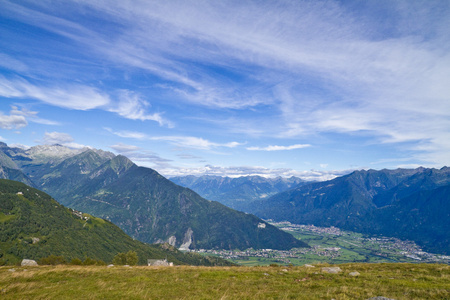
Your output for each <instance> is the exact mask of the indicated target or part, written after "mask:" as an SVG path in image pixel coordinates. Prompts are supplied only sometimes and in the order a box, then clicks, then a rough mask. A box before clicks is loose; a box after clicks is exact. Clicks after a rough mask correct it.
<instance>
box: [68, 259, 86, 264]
mask: <svg viewBox="0 0 450 300" xmlns="http://www.w3.org/2000/svg"><path fill="white" fill-rule="evenodd" d="M70 264H71V265H74V266H81V265H82V264H83V262H82V261H81V259H79V258H73V259H72V260H71V261H70Z"/></svg>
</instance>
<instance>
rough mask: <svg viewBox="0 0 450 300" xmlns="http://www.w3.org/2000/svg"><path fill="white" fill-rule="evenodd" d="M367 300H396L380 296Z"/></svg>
mask: <svg viewBox="0 0 450 300" xmlns="http://www.w3.org/2000/svg"><path fill="white" fill-rule="evenodd" d="M366 300H395V299H392V298H386V297H383V296H378V297H373V298H368V299H366Z"/></svg>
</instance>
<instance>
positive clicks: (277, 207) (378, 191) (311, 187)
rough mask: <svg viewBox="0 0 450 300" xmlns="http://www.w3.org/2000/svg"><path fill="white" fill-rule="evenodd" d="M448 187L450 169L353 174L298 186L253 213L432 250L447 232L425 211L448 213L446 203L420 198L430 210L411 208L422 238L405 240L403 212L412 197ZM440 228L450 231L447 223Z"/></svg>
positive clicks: (259, 204) (415, 236) (405, 216)
mask: <svg viewBox="0 0 450 300" xmlns="http://www.w3.org/2000/svg"><path fill="white" fill-rule="evenodd" d="M448 184H450V170H449V168H447V167H444V168H442V169H440V170H437V169H426V168H418V169H414V170H409V169H397V170H381V171H375V170H369V171H355V172H353V173H351V174H349V175H346V176H342V177H338V178H336V179H333V180H330V181H326V182H319V183H312V184H307V185H304V186H300V187H298V188H295V189H293V190H289V191H286V192H283V193H280V194H277V195H275V196H273V197H271V198H270V199H268V200H267V201H261V202H257V204H256V205H255V206H254V211H253V213H255V214H256V215H257V216H260V217H263V218H267V219H274V220H277V221H282V220H287V221H291V222H293V223H298V224H314V225H317V226H337V227H341V228H344V229H348V230H353V231H359V232H361V231H363V232H366V233H376V234H385V235H390V236H396V237H408V238H410V239H412V240H414V241H416V242H418V243H419V244H421V245H423V246H424V247H428V249H431V248H432V245H433V242H432V241H436V240H437V239H438V237H439V236H441V235H442V234H443V233H444V232H443V231H442V230H443V228H442V227H439V226H435V225H434V223H433V222H432V220H431V219H430V218H429V216H428V217H427V214H428V213H427V211H436V212H437V211H438V210H440V209H441V210H442V212H446V211H448V207H449V206H450V204H449V202H448V201H447V202H445V199H444V200H439V199H437V200H436V201H426V199H425V198H423V199H422V198H421V201H423V202H424V203H425V204H424V205H426V207H429V208H427V210H415V208H411V209H413V210H415V211H416V213H417V214H418V215H419V219H420V222H421V223H419V224H420V228H421V233H420V234H415V233H414V231H413V232H412V233H411V234H406V233H405V232H406V229H404V230H403V229H401V228H403V227H402V226H400V224H411V221H410V217H411V215H409V214H407V213H405V212H404V211H405V209H406V208H407V207H408V203H409V202H408V201H410V199H411V198H409V197H413V195H422V196H421V197H425V195H426V194H421V192H425V191H430V190H434V189H436V188H438V187H442V186H446V185H448ZM431 195H433V193H432V194H431ZM435 195H437V194H435ZM417 201H418V200H417ZM440 201H444V202H443V203H442V202H440ZM441 204H442V205H443V206H441ZM447 220H448V219H447ZM442 222H444V223H445V224H447V225H448V221H446V219H443V220H442ZM399 226H400V227H399ZM405 228H407V227H405ZM402 232H403V233H402ZM425 232H426V234H425ZM444 240H445V239H444ZM439 249H440V252H444V253H450V246H448V245H447V246H445V245H444V247H442V248H439ZM433 250H436V248H433Z"/></svg>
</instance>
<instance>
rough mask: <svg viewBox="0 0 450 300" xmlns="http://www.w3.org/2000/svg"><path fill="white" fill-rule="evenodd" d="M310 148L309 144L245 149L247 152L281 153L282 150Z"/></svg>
mask: <svg viewBox="0 0 450 300" xmlns="http://www.w3.org/2000/svg"><path fill="white" fill-rule="evenodd" d="M308 147H311V145H310V144H295V145H290V146H277V145H270V146H267V147H247V148H246V149H247V150H250V151H283V150H294V149H303V148H308Z"/></svg>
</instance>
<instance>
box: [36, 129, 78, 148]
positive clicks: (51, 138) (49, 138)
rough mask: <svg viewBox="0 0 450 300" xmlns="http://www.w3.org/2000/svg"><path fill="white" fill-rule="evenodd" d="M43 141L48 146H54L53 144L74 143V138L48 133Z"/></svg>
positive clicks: (59, 133)
mask: <svg viewBox="0 0 450 300" xmlns="http://www.w3.org/2000/svg"><path fill="white" fill-rule="evenodd" d="M42 141H43V142H44V144H46V145H53V144H60V145H63V144H66V143H70V142H73V137H72V136H71V135H70V134H68V133H64V132H56V131H53V132H46V133H45V135H44V138H43V140H42Z"/></svg>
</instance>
